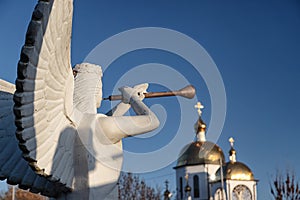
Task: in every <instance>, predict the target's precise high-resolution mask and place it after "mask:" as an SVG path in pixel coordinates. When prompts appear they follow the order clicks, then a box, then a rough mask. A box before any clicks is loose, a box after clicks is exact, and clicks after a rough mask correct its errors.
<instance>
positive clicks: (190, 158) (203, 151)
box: [174, 141, 225, 169]
mask: <svg viewBox="0 0 300 200" xmlns="http://www.w3.org/2000/svg"><path fill="white" fill-rule="evenodd" d="M220 160H222V163H224V162H225V158H224V153H223V151H222V149H221V148H220V147H219V146H218V145H216V144H214V143H212V142H209V141H196V142H192V143H190V144H188V145H186V146H185V147H184V148H183V149H182V150H181V153H180V154H179V158H178V160H177V165H176V167H174V168H175V169H176V168H179V167H184V166H190V165H201V164H218V165H219V164H220Z"/></svg>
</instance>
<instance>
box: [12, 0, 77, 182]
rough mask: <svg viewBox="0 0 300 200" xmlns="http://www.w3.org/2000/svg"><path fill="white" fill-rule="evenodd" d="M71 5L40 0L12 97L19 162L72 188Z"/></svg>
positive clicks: (52, 0)
mask: <svg viewBox="0 0 300 200" xmlns="http://www.w3.org/2000/svg"><path fill="white" fill-rule="evenodd" d="M72 14H73V1H72V0H63V1H62V0H47V1H46V0H44V1H43V0H41V1H39V2H38V4H37V6H36V8H35V10H34V12H33V15H32V19H31V21H30V24H29V26H28V30H27V33H26V41H25V45H24V46H23V48H22V52H21V58H20V61H19V63H18V76H17V80H16V92H15V95H14V101H15V107H14V113H15V115H16V125H17V131H16V134H17V137H18V139H19V146H20V148H21V150H22V151H23V154H24V157H25V158H26V160H27V161H28V162H29V164H30V165H31V166H32V168H33V169H34V170H35V171H36V173H38V174H40V175H42V176H44V177H47V178H48V179H49V180H51V181H53V182H58V183H60V184H62V185H66V187H67V188H71V187H72V179H73V168H72V165H73V159H72V157H73V143H74V140H75V136H76V129H75V127H74V124H73V122H72V119H71V115H72V112H73V91H74V78H73V72H72V68H71V64H70V42H71V29H72Z"/></svg>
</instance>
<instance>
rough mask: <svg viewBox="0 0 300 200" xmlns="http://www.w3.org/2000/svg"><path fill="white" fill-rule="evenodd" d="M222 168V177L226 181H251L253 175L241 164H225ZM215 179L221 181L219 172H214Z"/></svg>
mask: <svg viewBox="0 0 300 200" xmlns="http://www.w3.org/2000/svg"><path fill="white" fill-rule="evenodd" d="M222 168H223V177H224V179H226V180H242V181H253V180H254V175H253V172H252V171H251V169H250V168H249V167H248V166H247V165H245V164H244V163H242V162H232V161H230V162H227V163H226V165H225V166H223V167H222ZM216 179H217V180H220V179H221V171H220V169H218V171H217V172H216Z"/></svg>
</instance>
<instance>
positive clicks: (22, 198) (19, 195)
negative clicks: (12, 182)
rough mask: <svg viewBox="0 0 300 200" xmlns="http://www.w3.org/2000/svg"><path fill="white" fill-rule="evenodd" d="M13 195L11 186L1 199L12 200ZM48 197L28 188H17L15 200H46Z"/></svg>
mask: <svg viewBox="0 0 300 200" xmlns="http://www.w3.org/2000/svg"><path fill="white" fill-rule="evenodd" d="M12 195H13V188H12V187H10V188H9V190H8V191H7V192H6V193H5V194H4V196H3V197H0V200H11V199H12ZM46 199H47V197H44V196H41V195H39V194H34V193H31V192H29V191H26V190H22V189H19V188H17V187H16V188H15V200H46Z"/></svg>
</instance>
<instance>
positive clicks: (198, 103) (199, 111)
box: [195, 101, 204, 116]
mask: <svg viewBox="0 0 300 200" xmlns="http://www.w3.org/2000/svg"><path fill="white" fill-rule="evenodd" d="M195 108H196V109H197V111H198V115H199V116H201V114H202V111H201V109H203V108H204V106H203V105H202V104H201V102H199V101H198V102H197V104H196V105H195Z"/></svg>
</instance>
